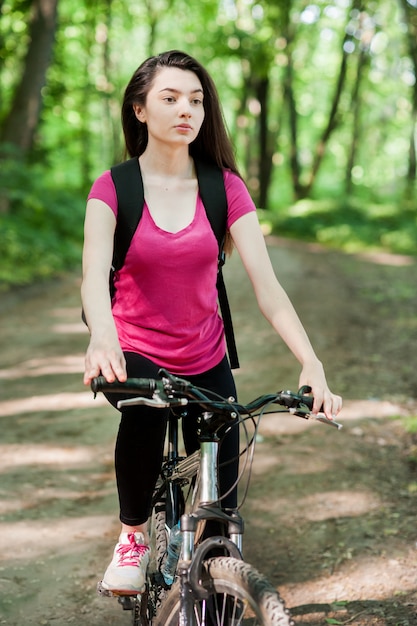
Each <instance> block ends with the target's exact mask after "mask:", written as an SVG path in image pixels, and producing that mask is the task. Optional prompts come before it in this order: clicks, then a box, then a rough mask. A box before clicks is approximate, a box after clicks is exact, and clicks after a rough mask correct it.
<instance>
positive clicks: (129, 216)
mask: <svg viewBox="0 0 417 626" xmlns="http://www.w3.org/2000/svg"><path fill="white" fill-rule="evenodd" d="M110 171H111V176H112V179H113V183H114V186H115V189H116V195H117V204H118V209H117V224H116V230H115V232H114V252H113V270H119V269H120V268H121V267H122V266H123V264H124V262H125V258H126V254H127V251H128V250H129V246H130V243H131V241H132V238H133V235H134V234H135V231H136V229H137V227H138V224H139V220H140V218H141V217H142V212H143V203H144V201H145V197H144V190H143V180H142V174H141V171H140V167H139V161H138V159H137V158H136V157H135V158H133V159H129V160H128V161H124V162H123V163H119V164H118V165H115V166H114V167H112V168H111V170H110Z"/></svg>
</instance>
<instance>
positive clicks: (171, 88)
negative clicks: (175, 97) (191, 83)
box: [159, 87, 204, 94]
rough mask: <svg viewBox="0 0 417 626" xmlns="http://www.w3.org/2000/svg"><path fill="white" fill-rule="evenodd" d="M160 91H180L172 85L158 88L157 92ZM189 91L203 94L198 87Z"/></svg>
mask: <svg viewBox="0 0 417 626" xmlns="http://www.w3.org/2000/svg"><path fill="white" fill-rule="evenodd" d="M162 91H169V92H170V93H181V92H180V90H179V89H175V88H174V87H164V88H163V89H160V90H159V93H161V92H162ZM190 93H201V94H204V92H203V90H202V89H201V88H200V87H199V88H198V89H193V90H192V91H190Z"/></svg>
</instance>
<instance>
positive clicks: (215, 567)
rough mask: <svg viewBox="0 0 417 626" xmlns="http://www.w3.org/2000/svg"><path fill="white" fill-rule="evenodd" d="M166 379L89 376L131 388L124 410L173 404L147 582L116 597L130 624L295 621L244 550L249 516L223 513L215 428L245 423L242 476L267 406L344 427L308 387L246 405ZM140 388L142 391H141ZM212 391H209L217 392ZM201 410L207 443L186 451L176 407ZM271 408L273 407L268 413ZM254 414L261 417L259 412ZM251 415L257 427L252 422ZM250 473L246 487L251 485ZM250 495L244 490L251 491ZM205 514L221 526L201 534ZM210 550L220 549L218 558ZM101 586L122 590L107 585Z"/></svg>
mask: <svg viewBox="0 0 417 626" xmlns="http://www.w3.org/2000/svg"><path fill="white" fill-rule="evenodd" d="M159 375H160V379H147V378H143V379H141V378H137V379H134V378H131V379H128V380H127V381H126V382H125V383H119V382H117V381H116V382H114V383H107V382H106V380H105V379H104V378H103V377H98V378H96V379H94V380H93V381H92V384H91V388H92V391H93V392H94V393H95V394H96V393H97V392H99V391H103V392H106V391H107V392H113V393H114V392H121V393H124V394H129V396H130V394H132V396H133V397H128V398H125V399H123V400H121V401H119V403H118V407H119V408H121V407H122V406H128V405H147V406H152V407H161V408H166V407H169V408H170V409H171V415H170V418H169V420H168V451H167V454H166V456H165V458H164V462H163V465H162V469H161V474H160V479H159V481H158V483H157V485H156V488H155V493H154V497H153V502H152V515H151V518H150V535H151V553H152V554H153V557H152V558H151V563H150V565H149V568H148V573H147V581H146V588H145V590H144V592H143V593H141V594H139V595H135V596H126V595H119V596H118V599H119V602H120V603H121V604H122V606H123V608H124V609H125V610H131V611H132V624H133V626H178V625H179V626H209V625H210V626H226V625H227V626H240V625H242V626H243V625H246V624H253V625H254V626H255V625H259V626H261V625H262V626H263V625H264V626H290V625H291V624H294V622H293V621H292V620H291V617H290V613H289V611H288V609H287V608H286V607H285V604H284V601H283V600H282V598H281V597H280V595H279V593H278V592H277V591H276V590H275V588H274V587H273V586H272V585H271V584H270V583H269V582H268V580H267V579H266V578H265V577H264V576H263V575H262V574H260V573H259V572H258V571H257V570H256V569H255V568H254V567H252V565H250V564H248V563H246V562H245V561H244V560H243V556H242V536H243V518H242V516H241V515H240V513H239V511H238V510H236V511H232V512H225V511H223V510H222V508H221V500H220V499H219V492H218V485H217V473H218V462H217V453H218V446H219V437H218V434H217V433H218V431H219V429H220V428H221V427H222V426H226V428H232V427H238V426H239V425H243V427H244V432H245V434H246V447H245V450H244V453H245V455H243V453H241V456H244V458H245V463H243V469H241V470H240V471H239V477H238V480H237V482H240V480H241V478H242V475H243V473H244V471H245V469H246V467H249V476H250V467H251V465H252V461H253V454H254V446H255V442H256V436H257V431H258V427H259V421H260V418H261V417H262V415H263V414H265V413H266V412H267V408H268V407H272V405H274V404H279V405H281V406H283V407H285V408H284V409H281V410H278V411H277V409H275V410H273V412H274V413H277V412H288V411H290V412H291V413H293V414H295V415H297V416H299V417H302V418H305V419H310V418H315V419H317V420H319V421H321V422H323V423H326V424H329V425H331V426H334V427H336V428H338V429H339V428H342V425H341V424H339V423H338V422H336V421H332V420H328V419H327V418H326V417H325V416H324V415H320V414H319V415H318V416H315V415H313V414H311V408H312V405H313V401H314V399H313V397H312V396H311V395H309V394H310V392H311V389H310V388H309V387H302V388H301V389H300V390H299V391H298V392H297V393H293V392H291V391H280V392H278V393H273V394H267V395H262V396H260V397H258V398H256V399H255V400H253V401H252V402H249V403H248V404H247V405H242V404H239V403H237V402H235V400H234V398H229V399H224V398H215V399H213V397H208V395H207V392H205V390H204V389H201V388H198V387H195V386H193V385H192V384H191V383H189V382H188V381H186V380H184V379H182V378H178V377H176V376H173V375H171V374H169V373H168V372H167V371H166V370H164V369H161V370H160V371H159ZM135 394H140V395H138V396H135ZM211 395H212V394H211ZM191 402H193V403H198V405H199V406H200V407H201V417H200V418H199V433H198V435H199V441H200V450H198V451H196V452H194V453H193V454H191V455H190V456H188V457H182V456H180V455H179V443H178V421H179V419H180V417H181V414H180V415H178V407H179V408H180V409H181V408H182V409H183V408H184V407H186V406H187V404H189V403H191ZM270 412H272V411H270ZM256 418H257V419H256ZM247 420H251V422H252V425H253V433H251V434H250V433H249V431H248V428H247V425H246V421H247ZM248 484H249V479H248V483H247V487H246V491H247V489H248ZM245 497H246V494H245ZM207 521H211V522H213V521H214V522H215V523H217V524H218V525H219V527H220V528H221V529H222V531H223V532H221V533H220V534H215V535H214V536H209V537H204V526H205V524H206V523H207ZM178 522H179V523H180V530H181V535H180V536H181V538H182V541H181V544H182V546H181V556H180V558H179V560H178V564H177V567H176V572H175V579H176V580H175V582H174V583H173V584H172V585H171V584H170V583H169V582H168V583H167V582H166V580H165V579H164V576H163V572H164V571H165V569H166V568H165V565H166V560H167V553H168V548H169V538H170V534H171V533H172V532H173V531H172V529H174V528H175V526H176V525H177V524H178ZM213 551H215V552H214V554H215V555H214V556H213ZM98 592H99V593H100V594H102V595H108V596H117V595H118V594H117V593H116V592H109V591H107V590H104V589H103V588H102V587H101V586H100V583H99V584H98Z"/></svg>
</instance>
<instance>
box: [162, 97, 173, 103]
mask: <svg viewBox="0 0 417 626" xmlns="http://www.w3.org/2000/svg"><path fill="white" fill-rule="evenodd" d="M164 101H165V102H169V103H171V102H175V98H174V97H173V96H167V97H166V98H164Z"/></svg>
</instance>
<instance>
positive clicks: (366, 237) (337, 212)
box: [261, 197, 417, 255]
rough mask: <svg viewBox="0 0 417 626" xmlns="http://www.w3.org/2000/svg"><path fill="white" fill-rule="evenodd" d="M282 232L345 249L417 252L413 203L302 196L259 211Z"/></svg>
mask: <svg viewBox="0 0 417 626" xmlns="http://www.w3.org/2000/svg"><path fill="white" fill-rule="evenodd" d="M261 219H262V221H264V222H266V223H267V224H269V229H270V230H271V231H272V232H274V233H275V234H279V235H281V236H287V237H293V238H296V239H301V240H306V241H315V242H318V243H322V244H324V245H328V246H332V247H338V248H341V249H344V250H346V251H347V252H357V251H360V250H365V249H371V250H372V249H373V250H387V251H390V252H395V253H398V254H411V255H414V254H416V241H417V215H416V211H415V208H414V206H413V205H412V204H410V205H409V206H407V205H405V206H404V205H401V206H399V205H398V204H396V203H395V202H391V203H382V202H379V203H375V202H371V201H370V200H366V199H363V200H361V199H359V198H353V197H350V198H349V197H346V198H345V197H342V198H334V199H333V198H332V199H329V198H326V197H324V198H321V199H317V200H312V199H305V200H300V201H299V202H296V203H295V204H292V205H290V206H289V207H288V208H287V209H285V208H284V209H281V210H280V211H279V212H276V213H275V212H274V213H273V212H267V211H262V212H261Z"/></svg>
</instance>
